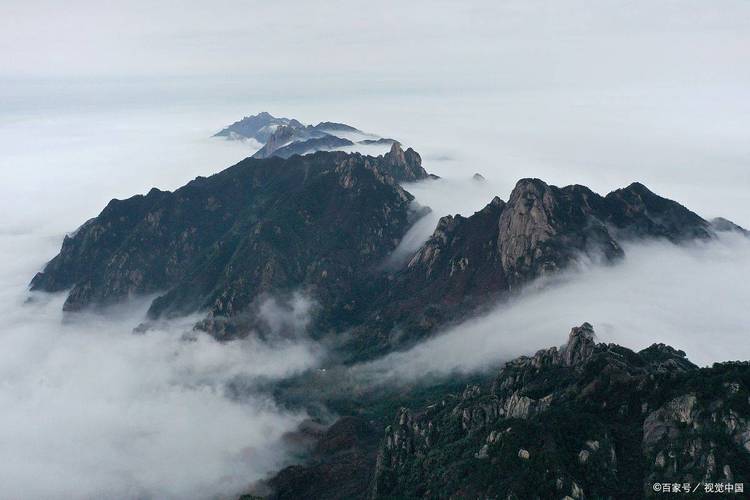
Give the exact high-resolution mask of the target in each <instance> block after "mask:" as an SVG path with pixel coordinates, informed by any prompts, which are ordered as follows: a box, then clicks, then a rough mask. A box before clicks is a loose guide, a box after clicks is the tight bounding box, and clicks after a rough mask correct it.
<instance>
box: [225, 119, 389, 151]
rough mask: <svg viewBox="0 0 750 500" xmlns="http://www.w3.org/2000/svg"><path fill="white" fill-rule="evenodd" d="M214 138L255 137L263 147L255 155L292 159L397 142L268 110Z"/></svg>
mask: <svg viewBox="0 0 750 500" xmlns="http://www.w3.org/2000/svg"><path fill="white" fill-rule="evenodd" d="M214 137H224V138H226V139H230V140H243V139H253V140H255V141H257V142H259V143H261V144H263V147H261V148H260V149H259V150H258V151H257V152H256V153H255V154H254V155H253V158H270V157H271V156H278V157H281V158H289V157H290V156H292V155H304V154H309V153H314V152H316V151H337V150H345V151H348V152H354V151H361V152H369V153H373V152H376V151H377V152H385V151H388V148H390V147H391V145H392V144H393V143H394V142H396V141H394V140H393V139H387V138H382V137H379V136H377V135H375V134H370V133H366V132H362V131H361V130H358V129H356V128H354V127H352V126H350V125H346V124H344V123H334V122H321V123H318V124H317V125H303V124H302V123H301V122H299V121H298V120H295V119H293V118H276V117H275V116H272V115H270V114H269V113H266V112H265V111H264V112H262V113H258V114H257V115H253V116H247V117H245V118H243V119H242V120H240V121H237V122H235V123H233V124H231V125H229V126H228V127H226V128H224V129H222V130H221V131H219V132H217V133H216V134H215V135H214Z"/></svg>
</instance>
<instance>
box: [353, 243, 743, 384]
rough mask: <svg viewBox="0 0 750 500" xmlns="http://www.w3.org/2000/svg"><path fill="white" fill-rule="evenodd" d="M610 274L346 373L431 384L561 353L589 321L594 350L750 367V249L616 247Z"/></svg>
mask: <svg viewBox="0 0 750 500" xmlns="http://www.w3.org/2000/svg"><path fill="white" fill-rule="evenodd" d="M624 250H625V252H626V257H625V260H624V261H622V262H620V263H617V264H615V265H608V266H603V265H597V264H581V265H580V266H579V267H577V268H576V269H574V270H571V271H568V272H565V273H562V274H561V275H560V276H558V277H556V278H555V279H554V280H553V281H547V282H541V281H540V282H536V283H533V284H532V285H530V286H529V287H528V288H527V289H526V290H525V291H524V293H523V294H522V295H521V296H520V297H518V298H516V299H513V300H510V301H508V302H506V303H503V304H500V305H498V306H497V307H496V308H495V309H494V310H492V311H491V312H490V313H488V314H485V315H482V316H481V317H477V318H474V319H471V320H469V321H466V322H464V323H462V324H460V325H458V326H456V327H453V328H450V329H448V330H447V331H444V332H442V333H440V334H438V336H436V337H434V338H432V339H430V340H427V341H425V342H423V343H421V344H419V345H417V346H416V347H414V348H412V349H410V350H408V351H405V352H398V353H394V354H391V355H388V356H386V357H384V358H382V359H379V360H376V361H373V362H371V363H368V364H364V365H360V366H358V367H355V368H354V369H353V374H354V376H357V377H361V378H362V380H374V381H376V382H384V383H411V382H414V381H419V380H424V381H429V380H430V376H444V375H448V374H450V373H454V372H460V373H469V372H472V371H477V370H483V369H487V368H492V369H496V368H498V367H499V366H500V365H501V363H502V362H504V361H507V360H510V359H512V358H514V357H517V356H519V355H525V354H533V353H534V352H535V351H536V350H538V349H542V348H546V347H550V346H554V345H561V344H563V343H564V342H565V341H566V340H567V334H568V332H569V331H570V328H571V327H573V326H577V325H580V324H581V323H583V322H584V321H588V322H589V323H591V324H592V325H593V326H594V329H595V330H596V333H597V335H598V339H599V341H600V342H614V343H617V344H620V345H623V346H625V347H628V348H630V349H634V350H639V349H643V348H645V347H648V346H649V345H651V344H652V343H657V342H663V343H665V344H669V345H671V346H673V347H675V348H676V349H682V350H684V351H685V352H686V353H687V356H688V358H689V359H690V360H691V361H693V362H694V363H696V364H699V365H707V364H711V363H713V362H718V361H727V360H745V359H750V343H748V342H747V335H748V330H749V329H750V318H749V317H748V311H747V304H748V303H750V287H749V286H748V284H747V277H749V276H750V239H748V238H745V237H743V236H740V235H737V234H722V236H721V237H720V238H719V239H718V240H716V241H711V242H696V243H693V244H689V245H685V246H676V245H673V244H671V243H668V242H663V241H651V242H633V243H630V244H626V245H624Z"/></svg>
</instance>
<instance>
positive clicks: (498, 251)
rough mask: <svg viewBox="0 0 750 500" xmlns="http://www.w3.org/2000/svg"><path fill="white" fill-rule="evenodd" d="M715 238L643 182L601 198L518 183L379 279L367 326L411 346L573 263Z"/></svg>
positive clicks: (449, 223)
mask: <svg viewBox="0 0 750 500" xmlns="http://www.w3.org/2000/svg"><path fill="white" fill-rule="evenodd" d="M713 235H714V229H713V228H712V227H711V225H710V224H709V223H708V222H707V221H705V220H704V219H702V218H701V217H700V216H698V215H697V214H695V213H693V212H691V211H690V210H688V209H687V208H685V207H683V206H682V205H680V204H679V203H676V202H674V201H672V200H667V199H666V198H662V197H660V196H658V195H656V194H654V193H652V192H651V191H649V190H648V189H646V188H645V187H644V186H643V185H641V184H637V183H634V184H631V185H630V186H628V187H627V188H624V189H619V190H617V191H614V192H612V193H609V194H608V195H606V196H600V195H598V194H596V193H594V192H593V191H591V190H590V189H588V188H586V187H584V186H578V185H573V186H566V187H562V188H559V187H556V186H551V185H548V184H546V183H545V182H543V181H541V180H539V179H522V180H520V181H519V182H518V183H517V184H516V186H515V188H514V189H513V191H512V193H511V195H510V197H509V199H508V201H507V202H504V201H503V200H501V199H500V198H497V197H496V198H494V199H493V200H492V201H491V202H490V203H489V204H488V205H487V206H486V207H485V208H483V209H482V210H480V211H479V212H477V213H475V214H473V215H472V216H470V217H463V216H460V215H456V216H446V217H443V218H442V219H440V221H439V223H438V226H437V228H436V229H435V231H434V233H433V234H432V236H431V237H430V238H429V239H428V240H427V242H426V243H425V244H424V245H423V246H422V247H421V248H420V249H419V250H418V252H417V253H416V254H415V255H414V256H413V258H412V259H411V260H410V261H409V262H408V265H407V266H406V267H405V269H402V270H400V271H399V272H397V273H395V274H394V275H393V276H392V277H390V278H389V280H388V281H384V282H380V283H374V290H375V292H373V294H372V295H373V298H372V299H371V300H370V301H368V302H369V303H370V304H371V309H370V310H369V311H366V314H367V315H364V316H363V320H362V323H363V324H364V325H367V328H370V329H371V327H372V325H377V328H376V330H377V331H378V332H380V334H381V336H380V337H379V339H378V342H379V343H380V344H381V345H382V346H390V345H392V344H393V342H394V339H393V337H392V336H391V335H388V334H383V333H382V332H396V333H397V334H398V335H399V336H400V338H402V339H405V340H406V341H407V342H408V341H415V340H417V339H419V338H420V337H422V336H423V335H427V334H429V333H430V332H432V331H434V329H435V328H437V327H439V326H442V325H445V324H446V323H447V322H450V321H455V320H456V319H457V318H462V317H464V316H465V315H466V314H467V313H468V312H469V311H472V310H473V309H474V308H476V307H480V306H481V305H483V304H486V303H488V302H491V301H492V300H493V299H496V298H502V297H504V296H507V295H508V294H510V293H513V292H514V291H516V290H520V289H521V288H522V287H523V286H524V285H526V284H528V283H529V282H531V281H533V280H535V279H538V278H542V277H544V276H547V275H553V274H555V273H557V272H558V271H560V270H562V269H565V268H568V267H570V266H571V265H573V264H575V263H577V262H582V261H599V262H604V263H610V262H616V261H617V260H618V259H620V258H622V257H623V256H624V251H623V249H622V244H621V243H622V242H624V241H628V240H633V239H649V238H664V239H666V240H668V241H671V242H673V243H676V244H677V243H681V242H683V241H687V240H691V239H708V238H711V237H712V236H713ZM403 332H409V335H403V334H402V333H403Z"/></svg>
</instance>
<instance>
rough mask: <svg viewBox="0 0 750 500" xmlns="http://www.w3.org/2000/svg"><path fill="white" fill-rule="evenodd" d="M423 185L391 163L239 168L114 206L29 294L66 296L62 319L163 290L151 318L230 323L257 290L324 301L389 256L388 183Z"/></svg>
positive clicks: (338, 161) (394, 187)
mask: <svg viewBox="0 0 750 500" xmlns="http://www.w3.org/2000/svg"><path fill="white" fill-rule="evenodd" d="M397 149H398V152H399V153H401V154H403V152H401V150H400V148H397ZM422 175H426V173H424V169H422V167H421V165H420V164H419V162H418V161H414V162H408V161H403V162H401V161H397V160H395V159H394V158H392V155H391V154H390V153H389V154H388V155H385V156H381V157H365V156H361V155H358V154H353V155H347V154H344V153H323V152H320V153H316V154H314V155H309V156H305V157H299V156H295V157H292V158H290V159H287V160H282V159H279V158H271V159H268V160H254V159H247V160H244V161H242V162H240V163H239V164H237V165H235V166H233V167H231V168H229V169H227V170H225V171H223V172H221V173H219V174H216V175H214V176H211V177H209V178H198V179H196V180H194V181H192V182H190V183H189V184H187V185H186V186H184V187H183V188H180V189H178V190H177V191H175V192H174V193H171V192H162V191H158V190H155V189H154V190H152V191H151V192H149V193H148V194H147V195H146V196H135V197H133V198H130V199H127V200H122V201H121V200H113V201H112V202H110V204H109V205H107V207H106V208H105V209H104V210H103V211H102V213H101V214H100V215H99V216H98V217H96V218H94V219H92V220H90V221H88V222H87V223H86V224H84V225H83V226H82V227H81V228H80V229H79V230H78V231H77V232H76V233H75V234H74V235H72V236H69V237H66V238H65V240H64V242H63V246H62V250H61V251H60V254H59V255H58V256H56V257H55V258H54V259H53V260H52V261H50V263H49V264H48V265H47V266H46V267H45V269H44V271H43V272H42V273H39V274H38V275H37V276H35V277H34V279H33V281H32V283H31V287H32V289H34V290H44V291H61V290H66V289H69V288H70V289H71V291H70V293H69V296H68V299H67V301H66V302H65V309H66V310H70V311H72V310H79V309H82V308H84V307H89V306H102V305H108V304H111V303H115V302H117V301H119V300H122V299H125V298H127V297H130V296H134V295H142V294H148V293H156V292H164V291H166V292H167V293H166V294H165V295H163V296H162V297H160V298H159V299H157V300H156V301H155V302H154V304H153V306H152V308H151V314H152V316H154V317H156V316H159V315H162V314H165V313H186V312H190V311H194V310H197V309H206V308H207V309H209V310H211V311H212V312H213V314H214V315H227V316H232V315H234V314H237V313H238V312H239V311H241V310H242V309H243V308H244V307H246V306H247V305H248V304H249V303H251V302H252V301H253V300H254V298H255V297H257V296H258V295H259V294H261V293H263V292H267V291H272V290H274V291H284V290H290V289H294V288H300V287H306V286H313V287H317V288H318V289H320V291H321V299H323V300H328V299H329V298H330V296H333V295H336V294H338V293H345V291H346V289H347V287H349V286H350V283H351V282H352V281H353V280H354V278H355V277H356V276H359V275H362V274H366V273H367V272H368V270H369V269H371V268H372V267H373V266H375V265H376V264H378V263H379V262H380V261H381V260H382V259H383V258H384V257H385V256H386V255H387V254H388V253H389V252H390V251H392V250H393V249H394V248H395V246H396V244H397V243H398V241H399V240H400V238H401V237H402V236H403V234H404V233H405V232H406V230H407V229H408V227H409V225H410V223H411V212H410V210H409V204H410V202H411V201H412V196H411V195H410V194H409V193H407V192H406V191H404V190H403V189H402V188H401V187H399V185H398V184H397V180H400V178H402V177H403V178H409V179H411V178H413V177H415V176H417V177H419V176H422ZM394 176H396V178H394Z"/></svg>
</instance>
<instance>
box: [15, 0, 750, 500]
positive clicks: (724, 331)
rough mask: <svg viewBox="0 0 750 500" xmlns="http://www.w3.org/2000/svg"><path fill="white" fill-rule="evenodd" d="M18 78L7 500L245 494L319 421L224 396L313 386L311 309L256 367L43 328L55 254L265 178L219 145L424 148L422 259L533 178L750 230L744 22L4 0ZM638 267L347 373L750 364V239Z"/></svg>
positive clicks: (474, 8) (256, 353) (123, 334)
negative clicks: (228, 173) (124, 212)
mask: <svg viewBox="0 0 750 500" xmlns="http://www.w3.org/2000/svg"><path fill="white" fill-rule="evenodd" d="M0 56H2V60H3V62H4V64H3V65H2V67H0V92H1V95H2V96H3V101H2V103H1V104H0V172H2V176H3V182H2V183H0V211H2V213H3V214H4V217H2V218H1V219H0V283H2V285H1V286H0V297H1V298H2V301H0V303H1V305H0V314H2V315H3V317H4V318H6V321H5V324H4V327H3V329H2V332H0V341H2V342H3V345H4V349H3V351H2V355H0V374H2V375H3V380H4V381H5V383H4V384H3V385H2V386H0V402H2V403H3V407H4V408H5V411H4V412H3V416H2V417H0V441H2V442H4V443H6V444H7V446H5V447H4V448H3V450H1V451H0V457H2V458H3V460H4V462H5V463H6V464H8V465H6V466H5V467H4V468H3V471H2V472H0V484H2V485H3V491H4V493H6V494H10V495H11V496H15V497H21V496H22V495H23V493H26V494H27V495H30V496H31V497H37V498H49V497H50V496H55V495H61V496H65V497H72V498H91V497H92V496H97V495H98V496H107V497H122V498H132V497H138V498H200V497H205V496H207V494H208V493H209V492H211V493H213V492H218V493H220V494H226V495H231V494H234V493H237V492H239V491H242V490H243V489H244V488H247V486H248V485H249V484H250V483H252V482H253V481H255V480H258V479H262V478H264V477H266V476H267V474H269V473H270V472H272V471H273V470H276V469H277V468H278V467H280V466H282V465H284V464H286V463H288V461H289V460H290V458H291V455H290V454H289V453H287V452H288V451H289V450H288V449H287V448H286V447H285V446H286V445H285V443H286V441H285V433H287V432H289V431H293V430H294V429H296V426H297V425H298V424H299V423H300V422H301V421H302V420H304V419H305V418H306V415H305V414H304V412H297V411H290V410H289V409H287V408H283V407H281V406H279V405H278V404H277V402H276V401H273V400H272V399H271V398H269V397H268V396H267V395H264V394H261V393H259V392H258V393H256V392H254V391H253V390H252V387H251V388H250V389H249V392H248V395H247V398H246V400H245V401H242V402H240V401H237V400H235V399H234V398H232V397H231V395H229V394H227V393H226V392H225V391H224V387H225V384H226V383H227V382H228V381H230V380H232V379H233V377H235V376H242V377H244V378H245V379H246V380H250V381H259V380H263V379H265V378H268V377H270V378H272V379H274V380H281V379H284V378H286V377H289V376H292V375H295V374H298V373H300V372H303V371H304V370H307V369H315V368H317V367H318V366H320V363H321V360H322V359H324V357H325V347H324V346H321V345H319V344H317V343H315V342H312V341H310V340H309V338H308V335H307V334H308V333H309V332H308V328H309V325H308V323H307V319H308V318H309V307H308V306H309V304H310V303H313V302H314V300H315V297H304V298H301V299H299V300H298V301H297V302H294V303H291V304H281V305H279V303H276V302H274V301H273V300H272V301H271V302H268V303H267V304H265V306H266V307H265V308H264V309H263V310H262V311H261V312H260V313H259V314H266V315H267V317H266V318H264V319H265V320H267V321H268V322H269V324H277V323H278V322H281V323H284V324H287V323H289V324H292V325H293V328H294V330H295V331H296V332H297V334H298V335H297V336H296V337H295V338H293V339H285V340H283V341H280V340H278V339H277V340H276V341H269V342H265V341H259V340H257V339H255V340H253V339H252V338H251V339H250V340H248V341H246V342H243V343H238V344H232V343H230V344H222V343H219V342H216V341H214V340H212V339H210V338H206V336H202V337H200V338H199V339H198V340H196V341H195V342H185V341H184V339H183V334H184V333H186V332H188V331H189V330H190V328H191V326H192V322H191V321H193V320H195V319H196V318H184V319H183V320H180V321H176V322H173V323H167V324H165V325H162V328H160V329H158V330H157V331H155V332H153V333H150V334H149V335H143V336H134V335H131V331H132V328H133V327H134V326H136V325H137V324H138V323H139V322H140V321H141V320H142V319H143V314H144V310H145V307H146V305H147V304H146V303H145V302H144V300H140V301H136V302H135V303H130V304H126V305H123V307H122V308H121V309H118V310H117V311H114V312H112V314H111V316H108V317H97V316H86V315H84V316H81V317H78V318H77V320H75V321H63V315H62V312H61V310H60V307H61V302H62V300H63V297H62V296H61V295H54V296H45V295H44V294H34V295H33V298H34V299H35V300H32V301H31V302H27V299H28V298H29V296H30V295H29V292H28V289H27V285H28V282H29V280H30V279H31V278H32V277H33V275H34V273H35V272H37V271H39V270H40V269H41V268H42V267H43V266H44V264H45V263H46V262H47V261H48V260H49V259H50V258H52V257H53V256H54V255H55V254H56V253H57V252H58V251H59V249H60V245H61V242H62V238H63V236H64V234H65V233H67V232H69V231H72V230H74V229H75V228H76V227H78V226H79V225H80V224H82V223H83V222H85V221H86V220H87V219H89V218H91V217H94V216H96V215H97V214H98V213H99V212H100V211H101V210H102V208H104V206H105V205H106V204H107V202H108V201H109V200H110V199H112V198H127V197H129V196H132V195H135V194H139V193H145V192H147V191H148V190H149V189H150V188H151V187H159V188H161V189H176V188H178V187H180V186H181V185H183V184H185V183H186V182H188V181H190V180H191V179H193V178H195V177H196V176H208V175H211V174H213V173H216V172H219V171H221V170H223V169H224V168H226V167H228V166H230V165H232V164H233V163H236V162H238V161H240V160H241V159H243V158H245V157H247V156H249V155H251V154H252V153H253V152H254V151H253V150H252V148H250V147H249V146H248V144H244V143H241V142H232V141H224V140H221V139H215V138H211V135H212V134H213V133H215V132H216V131H218V130H219V129H221V128H223V127H224V126H226V125H228V124H230V123H232V122H234V121H236V120H238V119H240V118H241V117H243V116H246V115H250V114H255V113H258V112H261V111H268V112H270V113H272V114H274V115H276V116H287V117H290V118H298V119H300V120H302V121H303V122H306V123H317V122H320V121H338V122H344V123H348V124H351V125H354V126H356V127H358V128H360V129H362V130H365V131H368V132H373V133H377V134H379V135H381V136H384V137H393V138H395V139H397V140H400V141H401V142H403V143H404V144H405V145H407V146H411V147H413V148H414V149H415V150H417V151H418V152H419V153H420V154H421V155H422V157H423V163H424V166H425V168H426V169H427V170H428V171H429V172H432V173H435V174H438V175H440V176H441V177H443V180H441V181H437V182H433V181H427V182H422V183H417V184H410V185H407V186H406V189H407V190H409V191H411V192H412V193H413V194H414V195H415V196H416V198H417V201H418V202H420V203H422V204H424V205H428V206H430V207H431V208H432V209H433V213H432V214H431V215H430V216H429V218H428V219H425V220H424V221H423V222H422V226H419V227H417V228H415V230H414V233H413V234H412V235H411V240H410V241H411V243H410V244H411V245H412V246H410V248H411V249H412V250H413V246H414V245H416V244H417V243H419V242H420V241H422V240H423V239H424V238H425V237H426V236H427V235H428V234H429V233H430V232H431V230H432V228H433V227H434V225H435V224H436V223H437V219H438V217H439V216H442V215H448V214H454V213H461V214H464V215H470V214H471V213H473V212H474V211H476V210H479V209H480V208H482V207H483V206H485V205H486V204H487V203H488V202H489V201H490V200H491V199H492V197H493V196H499V197H500V198H502V199H507V198H508V196H509V194H510V191H511V189H512V188H513V186H514V185H515V183H516V182H517V181H518V179H520V178H524V177H539V178H541V179H543V180H545V181H546V182H548V183H550V184H555V185H568V184H584V185H587V186H589V187H590V188H592V189H593V190H594V191H596V192H599V193H600V194H606V193H607V192H609V191H611V190H614V189H617V188H620V187H624V186H627V185H628V184H630V183H631V182H634V181H639V182H642V183H644V184H645V185H646V186H648V187H649V188H650V189H651V190H652V191H654V192H656V193H657V194H660V195H662V196H665V197H668V198H671V199H674V200H676V201H678V202H680V203H681V204H683V205H685V206H686V207H688V208H689V209H691V210H693V211H695V212H697V213H698V214H699V215H701V216H703V217H705V218H712V217H717V216H722V217H726V218H727V219H730V220H732V221H734V222H736V223H738V224H741V225H743V226H745V227H747V228H750V197H749V196H748V193H749V192H750V168H748V167H750V165H749V163H750V141H749V140H748V137H747V135H748V132H747V131H748V130H750V65H747V64H741V61H744V60H750V4H749V3H747V2H741V1H727V2H722V4H721V6H720V7H719V6H717V4H708V3H704V2H697V1H690V2H682V3H678V2H671V1H663V2H645V1H638V2H625V1H609V0H608V1H605V2H594V1H591V0H587V1H584V0H579V1H574V2H570V3H565V4H562V3H557V2H544V1H532V2H520V1H519V2H516V1H505V2H490V1H480V2H472V3H470V4H455V3H453V2H447V1H439V2H426V1H419V2H410V3H408V4H403V3H396V2H378V3H373V2H355V3H352V2H339V1H335V2H301V1H300V2H284V3H283V4H279V3H272V4H269V3H262V2H241V1H221V2H211V3H210V4H208V3H205V2H177V1H168V2H158V3H153V2H145V1H142V0H138V1H135V2H117V1H111V2H93V1H88V0H86V1H73V2H67V3H65V4H64V5H63V4H59V3H58V2H53V1H51V0H44V1H31V2H29V1H20V0H8V1H5V2H3V5H2V6H0ZM475 172H479V173H481V174H482V175H483V176H484V177H486V179H487V181H486V182H485V183H476V182H474V181H471V176H472V175H473V174H474V173H475ZM626 252H627V255H626V259H625V261H624V262H622V263H620V264H619V265H617V266H612V267H601V266H594V265H592V266H589V267H585V269H583V270H578V271H571V272H570V273H566V274H565V275H564V276H563V278H564V280H563V282H562V283H560V284H558V285H557V286H553V287H548V288H545V289H543V290H538V289H535V288H533V287H532V291H531V292H530V293H529V294H528V295H524V296H523V297H521V298H519V299H518V301H516V302H513V303H512V304H511V307H507V305H505V306H504V305H501V306H498V307H497V308H494V309H492V310H491V311H490V312H489V313H488V314H486V315H484V316H482V317H478V318H472V319H471V320H469V321H467V322H466V323H464V324H461V325H457V326H455V327H452V328H449V329H446V330H445V331H442V332H441V334H440V335H438V336H436V337H434V338H432V339H430V340H428V341H426V342H424V343H423V344H420V345H418V346H416V347H415V348H413V349H411V350H409V351H405V352H399V353H396V354H392V355H390V356H386V357H384V358H381V359H378V360H375V361H373V362H372V363H371V364H366V365H364V366H362V365H358V366H355V368H354V371H355V372H357V371H358V370H359V371H360V372H359V373H363V374H365V375H366V376H368V377H373V380H386V381H387V380H392V379H393V378H394V377H395V378H397V379H400V380H403V381H407V382H411V381H414V380H420V379H421V378H422V377H426V376H427V375H429V376H432V375H436V374H437V375H439V376H445V375H446V374H451V373H454V372H472V371H476V370H485V369H488V368H491V369H494V368H495V367H496V366H499V364H500V363H501V362H502V361H504V360H507V359H509V358H510V357H512V356H516V355H519V354H528V353H530V352H533V351H535V350H536V349H539V348H543V347H548V346H550V345H559V344H561V343H562V342H563V341H564V340H565V337H566V334H567V332H568V331H569V329H570V327H572V326H575V325H578V324H580V323H582V322H584V321H590V322H592V323H593V324H594V326H595V327H596V328H597V332H598V335H599V337H600V340H602V341H606V342H618V343H622V344H623V345H625V346H626V347H631V348H634V349H636V348H642V347H644V346H645V345H647V344H650V343H651V342H657V341H661V342H668V343H671V344H672V345H673V346H674V347H675V348H678V349H684V350H686V351H687V354H688V357H690V358H691V359H694V360H695V361H696V362H697V363H699V364H702V365H703V364H710V363H711V362H713V361H718V360H723V359H727V358H733V357H738V356H750V352H749V351H747V348H745V347H743V346H738V344H739V343H741V341H742V338H743V335H742V334H743V333H744V332H746V331H747V327H748V326H750V323H748V320H747V314H746V312H745V309H746V306H745V305H746V304H747V302H748V301H750V295H749V294H750V291H749V290H748V287H747V286H745V284H744V282H743V281H742V279H741V278H742V274H743V273H747V272H750V267H748V266H749V265H750V245H748V244H747V242H746V241H744V240H738V239H736V238H733V237H731V236H729V237H725V238H721V239H719V240H717V241H714V242H711V243H706V244H703V243H701V244H695V245H692V246H688V247H685V248H683V247H676V246H674V245H670V244H665V243H663V242H657V243H646V244H631V245H628V246H627V247H626ZM602 290H605V291H606V292H603V291H602ZM295 300H296V299H295ZM308 301H309V302H308ZM540 310H543V311H544V314H539V313H538V311H540ZM530 317H531V318H532V319H531V320H530V319H529V318H530ZM707 328H713V329H715V332H714V334H713V336H712V343H711V345H710V346H708V347H706V348H701V346H702V345H703V344H704V343H705V331H706V329H707ZM520 331H522V333H523V335H520V334H519V332H520ZM466 339H472V341H473V342H474V343H476V345H479V346H481V349H480V348H468V347H467V346H468V345H469V343H467V342H466ZM472 345H474V344H472ZM374 377H380V378H377V379H375V378H374ZM196 435H197V436H200V438H199V439H197V438H196ZM92 443H93V444H92ZM82 444H89V446H82ZM74 456H75V459H72V458H71V457H74ZM173 457H179V460H174V461H170V458H173Z"/></svg>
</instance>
